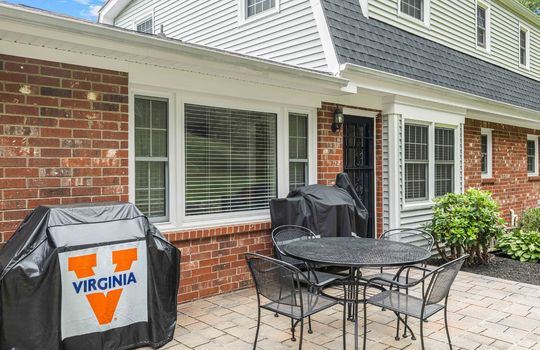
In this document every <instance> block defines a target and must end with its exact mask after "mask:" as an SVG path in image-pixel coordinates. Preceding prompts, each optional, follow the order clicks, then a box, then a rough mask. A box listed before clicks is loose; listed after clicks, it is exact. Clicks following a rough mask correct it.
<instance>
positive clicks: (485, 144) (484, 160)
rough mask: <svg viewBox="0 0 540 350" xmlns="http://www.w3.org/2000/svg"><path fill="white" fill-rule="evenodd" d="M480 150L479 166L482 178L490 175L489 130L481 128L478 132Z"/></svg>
mask: <svg viewBox="0 0 540 350" xmlns="http://www.w3.org/2000/svg"><path fill="white" fill-rule="evenodd" d="M480 152H481V164H482V165H481V168H482V178H490V177H491V167H492V166H491V162H492V157H491V152H492V151H491V130H490V129H482V130H481V133H480Z"/></svg>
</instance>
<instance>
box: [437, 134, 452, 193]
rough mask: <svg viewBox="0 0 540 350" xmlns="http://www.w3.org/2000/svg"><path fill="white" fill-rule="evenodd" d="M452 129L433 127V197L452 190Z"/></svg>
mask: <svg viewBox="0 0 540 350" xmlns="http://www.w3.org/2000/svg"><path fill="white" fill-rule="evenodd" d="M454 144H455V139H454V129H446V128H435V197H439V196H443V195H445V194H446V193H448V192H453V191H454V164H455V158H454Z"/></svg>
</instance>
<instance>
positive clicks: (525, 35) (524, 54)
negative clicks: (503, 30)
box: [519, 27, 529, 68]
mask: <svg viewBox="0 0 540 350" xmlns="http://www.w3.org/2000/svg"><path fill="white" fill-rule="evenodd" d="M519 64H520V65H522V66H525V67H527V68H528V67H529V31H528V30H527V29H525V28H523V27H520V28H519Z"/></svg>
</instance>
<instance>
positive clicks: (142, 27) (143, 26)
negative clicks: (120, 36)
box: [137, 18, 154, 34]
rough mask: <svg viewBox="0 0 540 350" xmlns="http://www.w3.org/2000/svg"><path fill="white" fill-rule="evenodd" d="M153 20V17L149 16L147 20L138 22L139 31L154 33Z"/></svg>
mask: <svg viewBox="0 0 540 350" xmlns="http://www.w3.org/2000/svg"><path fill="white" fill-rule="evenodd" d="M153 22H154V21H153V20H152V18H148V19H147V20H145V21H143V22H141V23H139V24H137V31H138V32H140V33H148V34H153V33H154V28H153Z"/></svg>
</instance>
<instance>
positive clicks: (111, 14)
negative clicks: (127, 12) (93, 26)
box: [98, 0, 130, 25]
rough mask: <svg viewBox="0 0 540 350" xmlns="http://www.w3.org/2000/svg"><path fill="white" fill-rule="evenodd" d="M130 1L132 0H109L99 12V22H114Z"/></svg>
mask: <svg viewBox="0 0 540 350" xmlns="http://www.w3.org/2000/svg"><path fill="white" fill-rule="evenodd" d="M129 3H130V0H109V1H107V2H106V3H105V4H104V5H103V6H102V7H101V9H99V12H98V22H99V23H103V24H111V25H112V24H114V20H115V18H116V16H118V14H120V12H122V10H123V9H124V8H125V7H126V6H127V5H128V4H129Z"/></svg>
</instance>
